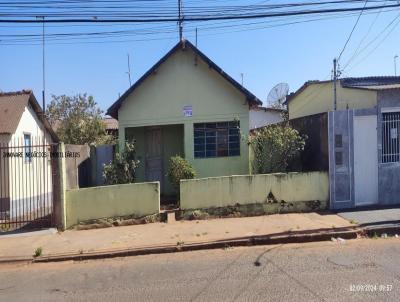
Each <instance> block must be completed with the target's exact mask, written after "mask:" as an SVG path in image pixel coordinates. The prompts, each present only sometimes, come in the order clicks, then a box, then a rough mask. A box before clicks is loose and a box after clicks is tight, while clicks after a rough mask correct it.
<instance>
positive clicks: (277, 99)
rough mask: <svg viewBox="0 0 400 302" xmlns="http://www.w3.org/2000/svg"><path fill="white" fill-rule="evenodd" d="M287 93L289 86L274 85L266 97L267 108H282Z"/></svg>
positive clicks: (284, 84)
mask: <svg viewBox="0 0 400 302" xmlns="http://www.w3.org/2000/svg"><path fill="white" fill-rule="evenodd" d="M288 92H289V85H288V84H287V83H279V84H277V85H275V86H274V87H273V88H272V89H271V91H270V92H269V93H268V96H267V104H268V107H282V106H283V103H284V102H285V101H286V96H287V95H288Z"/></svg>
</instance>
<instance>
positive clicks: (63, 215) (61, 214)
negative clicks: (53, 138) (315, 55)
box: [57, 142, 67, 231]
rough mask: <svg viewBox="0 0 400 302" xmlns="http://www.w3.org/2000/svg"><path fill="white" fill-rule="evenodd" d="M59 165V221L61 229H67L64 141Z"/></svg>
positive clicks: (60, 149) (61, 145) (60, 148)
mask: <svg viewBox="0 0 400 302" xmlns="http://www.w3.org/2000/svg"><path fill="white" fill-rule="evenodd" d="M58 151H59V152H58V154H59V157H58V167H59V171H60V174H59V190H60V203H59V204H60V209H59V217H60V219H59V221H58V223H57V224H58V226H59V228H60V229H61V230H63V231H64V230H65V229H66V225H67V211H66V189H67V182H66V180H67V175H66V174H67V173H66V165H65V145H64V143H63V142H61V143H60V144H59V148H58Z"/></svg>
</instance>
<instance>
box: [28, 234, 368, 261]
mask: <svg viewBox="0 0 400 302" xmlns="http://www.w3.org/2000/svg"><path fill="white" fill-rule="evenodd" d="M361 233H362V230H361V229H359V228H353V229H347V230H343V231H333V232H325V233H311V234H307V233H302V234H291V235H279V236H274V235H263V236H249V237H245V238H239V239H228V240H220V241H213V242H205V243H191V244H184V243H183V244H181V245H165V246H156V247H146V248H127V249H122V250H105V251H95V252H83V253H69V254H57V255H48V256H41V257H37V258H33V259H32V260H31V262H32V263H45V262H60V261H84V260H96V259H107V258H116V257H127V256H140V255H151V254H165V253H176V252H187V251H198V250H209V249H222V248H229V247H240V246H256V245H272V244H287V243H306V242H317V241H330V240H331V238H332V237H336V238H337V237H340V238H343V239H356V238H357V236H358V235H359V234H361Z"/></svg>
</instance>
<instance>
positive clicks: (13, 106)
mask: <svg viewBox="0 0 400 302" xmlns="http://www.w3.org/2000/svg"><path fill="white" fill-rule="evenodd" d="M31 94H32V91H30V90H23V91H17V92H6V93H4V92H3V93H0V133H8V134H12V133H14V132H15V130H17V127H18V124H19V121H20V119H21V116H22V113H23V112H24V110H25V107H26V106H27V105H28V102H29V98H30V97H31Z"/></svg>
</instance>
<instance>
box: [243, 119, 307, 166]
mask: <svg viewBox="0 0 400 302" xmlns="http://www.w3.org/2000/svg"><path fill="white" fill-rule="evenodd" d="M305 139H306V138H305V137H302V136H301V135H300V134H299V132H298V131H297V130H295V129H293V128H292V127H291V126H290V125H289V124H288V123H284V124H278V125H270V126H267V127H264V128H261V129H259V130H256V131H254V132H253V133H252V134H251V135H250V136H249V144H250V145H251V147H252V150H253V154H254V158H253V163H252V164H253V170H254V172H255V173H260V174H266V173H277V172H286V170H287V167H288V165H289V163H290V162H291V161H292V160H293V159H295V158H296V157H297V156H299V155H300V152H301V151H303V150H304V146H305Z"/></svg>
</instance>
